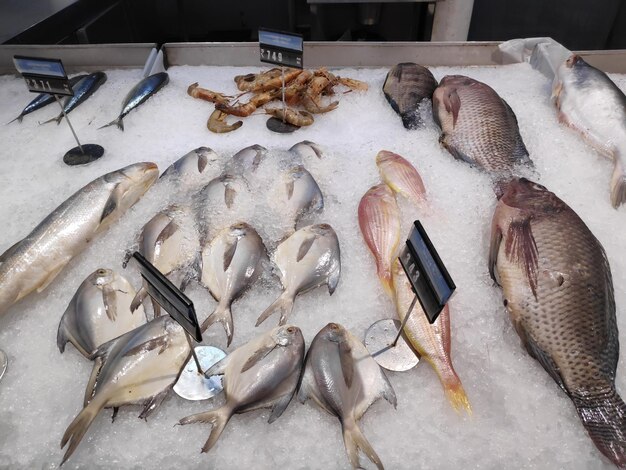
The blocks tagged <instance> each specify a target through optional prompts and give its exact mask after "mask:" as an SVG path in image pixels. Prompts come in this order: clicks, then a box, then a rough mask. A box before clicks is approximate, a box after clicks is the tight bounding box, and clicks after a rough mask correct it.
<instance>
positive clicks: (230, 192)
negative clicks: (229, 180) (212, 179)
mask: <svg viewBox="0 0 626 470" xmlns="http://www.w3.org/2000/svg"><path fill="white" fill-rule="evenodd" d="M236 197H237V191H235V189H234V188H232V187H231V186H230V185H229V184H227V185H226V186H225V188H224V202H225V203H226V207H228V208H229V209H230V208H231V207H233V204H235V198H236Z"/></svg>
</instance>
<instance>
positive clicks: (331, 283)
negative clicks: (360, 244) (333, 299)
mask: <svg viewBox="0 0 626 470" xmlns="http://www.w3.org/2000/svg"><path fill="white" fill-rule="evenodd" d="M340 278H341V267H340V266H337V267H336V268H335V269H333V270H332V272H331V273H330V274H329V275H328V281H327V284H328V293H329V294H330V295H333V294H334V293H335V289H337V284H339V279H340Z"/></svg>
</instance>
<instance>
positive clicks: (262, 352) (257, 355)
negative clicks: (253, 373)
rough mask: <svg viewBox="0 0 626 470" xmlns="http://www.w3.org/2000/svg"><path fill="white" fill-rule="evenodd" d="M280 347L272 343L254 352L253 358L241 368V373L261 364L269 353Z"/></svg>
mask: <svg viewBox="0 0 626 470" xmlns="http://www.w3.org/2000/svg"><path fill="white" fill-rule="evenodd" d="M277 346H278V345H277V344H276V343H275V342H273V341H272V343H271V344H264V345H262V346H261V347H260V348H259V349H257V350H256V351H254V353H253V354H252V356H250V357H249V358H248V360H247V361H246V363H245V364H244V365H243V367H242V368H241V373H243V372H245V371H247V370H249V369H251V368H252V367H254V366H255V365H257V364H258V363H259V362H261V361H262V360H263V359H264V358H265V357H266V356H267V355H268V354H269V353H271V352H272V351H273V350H274V349H276V347H277Z"/></svg>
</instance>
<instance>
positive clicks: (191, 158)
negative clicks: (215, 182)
mask: <svg viewBox="0 0 626 470" xmlns="http://www.w3.org/2000/svg"><path fill="white" fill-rule="evenodd" d="M219 160H220V157H219V155H218V154H217V153H215V152H214V151H213V150H212V149H210V148H209V147H198V148H197V149H194V150H192V151H191V152H189V153H187V154H185V155H183V156H182V157H180V158H179V159H178V160H176V161H175V162H174V163H172V164H171V165H170V166H168V167H167V169H166V170H165V171H164V172H163V174H162V175H161V178H176V180H177V182H178V183H180V184H181V185H184V186H189V185H196V184H198V183H205V184H206V183H208V182H209V181H210V178H213V177H214V176H215V175H214V174H213V173H214V172H213V171H212V170H214V169H215V168H216V167H217V166H218V165H219Z"/></svg>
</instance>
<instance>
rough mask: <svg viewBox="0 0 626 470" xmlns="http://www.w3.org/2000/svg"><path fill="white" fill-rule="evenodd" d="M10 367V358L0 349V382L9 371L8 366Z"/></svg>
mask: <svg viewBox="0 0 626 470" xmlns="http://www.w3.org/2000/svg"><path fill="white" fill-rule="evenodd" d="M8 365H9V358H8V357H7V355H6V353H5V352H4V351H3V350H2V349H0V380H2V377H4V373H5V372H6V371H7V366H8Z"/></svg>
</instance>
